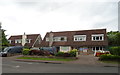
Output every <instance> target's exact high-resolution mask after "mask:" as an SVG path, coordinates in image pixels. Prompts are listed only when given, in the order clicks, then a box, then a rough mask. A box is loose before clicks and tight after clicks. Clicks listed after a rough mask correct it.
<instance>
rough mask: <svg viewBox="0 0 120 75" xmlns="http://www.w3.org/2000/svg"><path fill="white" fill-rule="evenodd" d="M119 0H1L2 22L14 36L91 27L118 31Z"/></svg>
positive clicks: (4, 27)
mask: <svg viewBox="0 0 120 75" xmlns="http://www.w3.org/2000/svg"><path fill="white" fill-rule="evenodd" d="M118 1H119V0H0V22H1V23H2V28H3V29H5V30H6V35H8V36H7V38H9V37H10V36H11V35H23V34H24V32H25V33H26V34H41V36H42V38H43V37H44V36H45V34H46V32H50V31H53V32H56V31H73V30H89V29H107V31H117V30H118Z"/></svg>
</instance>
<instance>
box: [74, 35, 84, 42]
mask: <svg viewBox="0 0 120 75" xmlns="http://www.w3.org/2000/svg"><path fill="white" fill-rule="evenodd" d="M74 41H86V35H74Z"/></svg>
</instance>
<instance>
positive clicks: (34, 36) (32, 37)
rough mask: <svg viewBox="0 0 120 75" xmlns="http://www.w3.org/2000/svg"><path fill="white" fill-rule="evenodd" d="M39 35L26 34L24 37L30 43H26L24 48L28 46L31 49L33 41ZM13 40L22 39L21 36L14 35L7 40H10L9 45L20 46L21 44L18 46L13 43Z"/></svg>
mask: <svg viewBox="0 0 120 75" xmlns="http://www.w3.org/2000/svg"><path fill="white" fill-rule="evenodd" d="M39 35H40V34H28V35H26V36H27V39H31V43H26V44H25V46H28V47H31V46H32V45H33V44H34V42H35V40H36V39H37V37H38V36H39ZM15 39H22V35H15V36H11V37H10V38H9V39H8V40H12V43H11V45H20V46H21V45H22V44H19V43H15Z"/></svg>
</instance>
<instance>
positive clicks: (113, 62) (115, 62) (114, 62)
mask: <svg viewBox="0 0 120 75" xmlns="http://www.w3.org/2000/svg"><path fill="white" fill-rule="evenodd" d="M100 62H103V63H111V64H120V62H118V61H107V60H106V61H105V60H102V61H100Z"/></svg>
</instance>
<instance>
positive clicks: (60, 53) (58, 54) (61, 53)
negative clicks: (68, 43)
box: [55, 52, 64, 57]
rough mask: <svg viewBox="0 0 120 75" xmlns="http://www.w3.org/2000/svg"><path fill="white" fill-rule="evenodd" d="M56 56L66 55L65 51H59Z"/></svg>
mask: <svg viewBox="0 0 120 75" xmlns="http://www.w3.org/2000/svg"><path fill="white" fill-rule="evenodd" d="M55 56H60V57H61V56H62V57H63V56H64V52H58V53H56V54H55Z"/></svg>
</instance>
